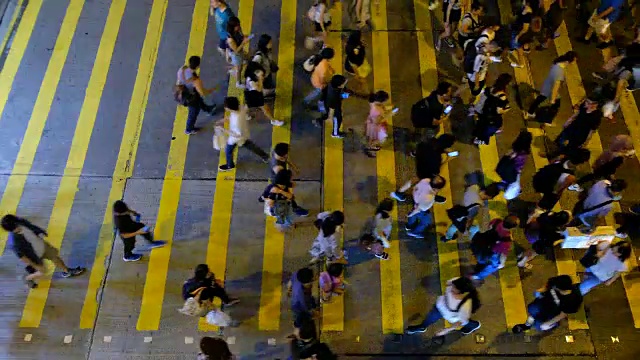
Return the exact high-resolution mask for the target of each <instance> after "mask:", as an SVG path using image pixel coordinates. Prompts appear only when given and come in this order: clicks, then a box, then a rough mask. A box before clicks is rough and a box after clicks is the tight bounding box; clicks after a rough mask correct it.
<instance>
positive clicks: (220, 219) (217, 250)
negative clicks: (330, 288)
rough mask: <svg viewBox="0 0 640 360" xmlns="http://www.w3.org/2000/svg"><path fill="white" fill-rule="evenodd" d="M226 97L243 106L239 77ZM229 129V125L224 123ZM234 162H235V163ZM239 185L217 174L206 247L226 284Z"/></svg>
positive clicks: (246, 26) (244, 11) (244, 17)
mask: <svg viewBox="0 0 640 360" xmlns="http://www.w3.org/2000/svg"><path fill="white" fill-rule="evenodd" d="M253 5H254V0H240V4H239V6H238V10H239V12H238V18H239V19H240V24H242V31H244V32H245V33H246V34H250V33H251V23H252V19H253ZM227 96H235V97H237V98H238V100H240V103H241V104H243V103H244V92H243V91H242V90H240V89H238V88H237V87H236V76H235V75H232V76H231V77H230V79H229V89H228V90H227ZM225 126H227V127H228V124H225ZM233 155H234V159H237V158H238V148H236V150H235V152H234V154H233ZM234 161H235V160H234ZM226 162H227V159H226V157H225V153H224V150H221V151H220V157H219V160H218V163H219V164H225V163H226ZM235 185H236V169H233V170H231V171H227V172H221V171H218V174H217V176H216V190H215V193H214V194H213V209H212V211H211V227H210V228H209V244H208V245H207V264H209V268H210V269H211V272H213V273H214V274H215V275H216V277H217V278H218V279H220V280H222V281H224V278H225V273H226V270H227V251H228V249H229V233H230V231H231V212H232V211H233V194H234V192H235ZM221 303H222V302H221V301H220V299H218V298H216V299H215V305H216V306H220V305H221ZM198 330H200V331H217V330H218V327H217V326H214V325H210V324H209V323H207V321H206V319H205V318H200V319H199V321H198Z"/></svg>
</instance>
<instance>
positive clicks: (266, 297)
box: [258, 0, 297, 330]
mask: <svg viewBox="0 0 640 360" xmlns="http://www.w3.org/2000/svg"><path fill="white" fill-rule="evenodd" d="M296 11H297V8H296V0H283V1H282V8H281V10H280V43H279V44H278V62H277V64H278V67H280V70H279V71H278V72H277V73H276V94H277V96H276V101H275V105H274V117H275V118H276V119H278V120H282V121H284V122H285V124H284V125H283V126H280V127H274V128H273V132H272V134H271V143H272V144H277V143H287V144H289V143H290V142H291V102H292V97H293V81H294V80H293V71H294V68H293V66H294V61H295V48H296V46H295V45H296V43H295V41H296V34H295V25H296V19H297V17H296ZM283 258H284V233H281V232H280V231H278V229H276V227H275V218H273V217H271V216H268V217H267V219H266V221H265V232H264V254H263V257H262V259H263V260H262V287H261V290H260V309H259V310H258V329H259V330H279V329H280V303H281V301H282V262H283V260H284V259H283Z"/></svg>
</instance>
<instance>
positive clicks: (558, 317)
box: [512, 275, 583, 334]
mask: <svg viewBox="0 0 640 360" xmlns="http://www.w3.org/2000/svg"><path fill="white" fill-rule="evenodd" d="M582 300H583V298H582V295H581V294H580V289H579V288H578V284H574V283H573V280H572V279H571V276H569V275H560V276H555V277H552V278H549V280H547V284H546V285H545V286H544V287H543V288H540V289H538V290H537V291H536V292H535V299H534V300H533V301H532V302H531V303H529V305H527V312H528V314H529V316H528V317H527V321H526V322H525V323H524V324H518V325H515V326H514V327H513V329H512V331H513V333H515V334H520V333H522V332H525V331H527V330H529V329H531V328H532V327H535V328H536V330H538V331H549V330H552V329H554V328H556V327H557V326H558V324H559V323H560V321H562V320H564V319H566V318H567V316H568V315H569V314H575V313H577V312H578V310H579V309H580V305H582Z"/></svg>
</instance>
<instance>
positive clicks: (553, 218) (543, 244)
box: [518, 211, 571, 269]
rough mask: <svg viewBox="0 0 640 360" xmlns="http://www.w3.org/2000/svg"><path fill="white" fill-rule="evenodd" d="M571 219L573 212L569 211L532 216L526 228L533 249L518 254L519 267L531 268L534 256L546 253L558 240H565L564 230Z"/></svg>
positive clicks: (526, 235)
mask: <svg viewBox="0 0 640 360" xmlns="http://www.w3.org/2000/svg"><path fill="white" fill-rule="evenodd" d="M570 220H571V214H570V213H569V212H568V211H558V212H552V211H547V212H545V213H542V214H540V215H539V216H536V217H532V218H531V219H530V220H529V222H527V225H526V226H525V230H524V234H525V237H526V238H527V241H529V244H531V249H527V250H525V251H523V252H521V253H520V254H518V267H521V268H525V269H531V268H532V265H531V264H530V261H531V260H533V258H534V257H536V256H538V255H539V254H544V253H546V251H547V250H548V249H550V248H552V247H553V246H554V245H555V244H556V242H558V241H561V240H564V234H563V231H564V229H566V227H567V224H568V223H569V221H570Z"/></svg>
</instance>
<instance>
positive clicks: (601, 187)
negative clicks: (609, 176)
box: [581, 180, 613, 216]
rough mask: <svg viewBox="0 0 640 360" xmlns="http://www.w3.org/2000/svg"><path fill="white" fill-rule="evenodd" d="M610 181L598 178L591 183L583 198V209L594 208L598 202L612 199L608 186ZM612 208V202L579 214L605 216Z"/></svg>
mask: <svg viewBox="0 0 640 360" xmlns="http://www.w3.org/2000/svg"><path fill="white" fill-rule="evenodd" d="M610 185H611V182H610V181H609V180H600V181H598V182H597V183H595V184H593V186H591V188H590V189H589V195H587V198H586V199H584V209H589V208H594V207H596V206H598V205H599V204H602V203H604V202H607V201H610V200H613V196H611V193H610V192H609V186H610ZM612 209H613V203H609V204H608V205H604V206H601V207H599V208H597V209H594V210H591V211H588V212H585V213H583V214H581V215H586V216H606V215H607V214H608V213H609V212H610V211H611V210H612Z"/></svg>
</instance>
